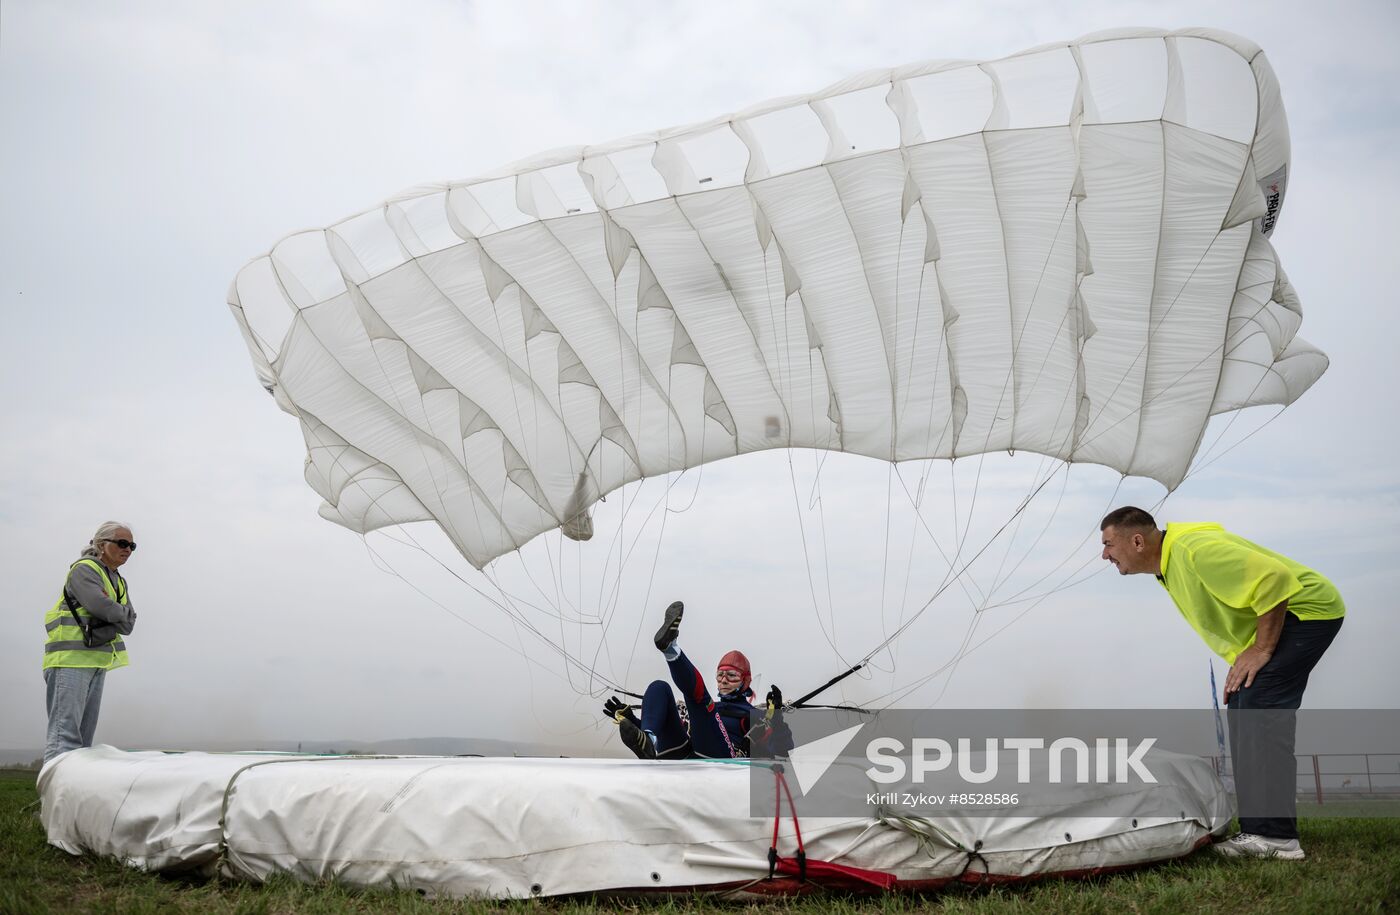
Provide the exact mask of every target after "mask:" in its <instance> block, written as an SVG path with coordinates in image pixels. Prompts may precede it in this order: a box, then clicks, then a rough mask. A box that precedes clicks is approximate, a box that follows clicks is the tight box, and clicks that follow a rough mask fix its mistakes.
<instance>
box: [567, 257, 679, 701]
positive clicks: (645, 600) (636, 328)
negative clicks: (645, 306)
mask: <svg viewBox="0 0 1400 915" xmlns="http://www.w3.org/2000/svg"><path fill="white" fill-rule="evenodd" d="M639 255H640V251H639ZM616 296H617V278H616V277H614V278H613V297H614V300H615V299H616ZM641 320H642V318H641V304H640V301H639V302H638V304H637V307H635V308H634V309H633V311H632V337H633V339H634V340H640V339H641ZM618 323H619V324H620V323H621V322H620V321H619V322H618ZM637 359H638V361H639V362H640V361H641V359H642V351H641V345H640V344H638V346H637ZM673 368H674V367H673V366H667V370H666V403H667V410H666V472H667V473H666V488H665V492H664V493H663V494H662V496H663V502H662V504H664V506H665V510H664V511H662V513H661V529H660V530H659V531H657V534H656V551H655V552H654V553H653V554H652V557H651V572H650V573H649V574H648V575H647V587H646V592H645V593H644V594H643V596H642V607H643V608H646V607H649V606H651V592H652V587H653V586H654V585H655V583H656V568H657V565H658V564H659V563H660V561H661V545H662V543H664V542H665V539H666V522H667V520H668V519H669V516H670V514H671V511H672V509H671V490H672V488H674V487H675V485H676V484H677V483H678V482H680V478H681V477H683V476H685V471H684V470H682V471H681V472H680V474H678V475H675V476H672V473H671V419H672V416H673V413H674V410H673V409H671V407H670V404H671V390H672V387H671V385H672V374H673ZM637 402H638V403H641V368H640V366H639V367H638V372H637ZM704 436H705V427H704V424H703V423H702V424H701V426H700V440H701V450H700V453H701V455H703V454H704V453H705V452H704ZM681 464H682V465H684V464H685V458H684V457H682V459H681ZM696 491H697V492H698V491H699V487H698V486H697V487H696ZM691 502H692V504H694V499H692V500H691ZM655 511H656V509H655V508H653V509H652V512H651V513H650V514H648V515H647V520H646V521H644V522H643V523H642V530H645V529H646V527H647V524H649V523H650V521H651V514H654V513H655ZM640 536H641V535H640V533H639V534H638V537H640ZM645 618H646V617H645V616H644V615H643V614H638V615H637V625H636V626H634V627H633V628H632V645H631V647H630V649H629V650H628V652H627V666H626V667H625V668H624V670H623V676H622V679H623V680H630V679H631V677H632V662H633V661H634V660H636V657H637V642H638V640H639V639H640V638H641V632H642V624H643V620H644V619H645ZM606 634H607V630H606V629H604V635H606ZM599 647H600V648H601V647H602V646H601V645H600V646H599ZM594 657H595V659H596V657H597V655H596V654H595V655H594Z"/></svg>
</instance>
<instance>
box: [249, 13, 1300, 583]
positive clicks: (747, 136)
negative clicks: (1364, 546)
mask: <svg viewBox="0 0 1400 915" xmlns="http://www.w3.org/2000/svg"><path fill="white" fill-rule="evenodd" d="M1287 166H1288V133H1287V123H1286V120H1285V118H1284V114H1283V108H1282V104H1281V101H1280V99H1279V96H1278V88H1277V83H1276V81H1275V80H1274V77H1273V74H1272V72H1271V70H1270V68H1269V65H1268V63H1267V61H1266V60H1265V58H1264V55H1263V54H1262V53H1261V52H1260V51H1259V49H1258V48H1257V47H1254V46H1253V45H1251V44H1249V43H1248V42H1246V41H1244V40H1243V39H1239V38H1237V37H1235V36H1231V35H1227V34H1224V33H1219V32H1210V31H1200V30H1196V31H1185V32H1172V33H1167V32H1156V31H1146V30H1138V31H1131V32H1129V31H1123V32H1115V33H1106V34H1101V35H1092V36H1087V37H1085V38H1083V39H1080V40H1078V41H1075V42H1071V43H1068V44H1061V45H1054V46H1049V47H1044V48H1039V49H1035V50H1033V51H1029V52H1026V53H1023V54H1020V55H1014V56H1012V57H1010V58H1006V59H1003V60H999V61H992V62H987V63H972V62H933V63H926V64H920V65H916V66H908V67H902V68H898V69H894V70H886V71H878V72H873V73H867V74H863V75H861V76H858V77H853V78H850V79H847V80H844V81H842V82H841V83H839V84H837V85H835V86H832V87H830V88H828V89H827V90H824V91H823V92H819V93H815V94H813V95H811V96H807V97H798V98H786V99H782V100H779V101H775V102H770V103H766V104H764V105H759V106H755V107H753V108H751V109H748V110H746V111H744V112H740V113H738V114H735V115H730V116H726V117H722V118H717V119H714V120H711V121H709V122H706V123H704V124H699V125H694V126H691V127H684V128H674V129H670V130H665V131H660V132H658V133H655V134H649V135H644V136H637V137H631V138H627V139H624V140H619V141H616V142H613V143H610V144H605V145H602V146H594V147H579V148H573V149H568V150H563V151H556V152H553V153H549V154H545V155H543V156H540V157H537V158H535V159H531V160H526V161H523V162H520V163H516V164H515V165H513V166H510V167H508V168H506V169H503V170H501V171H498V172H496V173H493V174H491V175H489V176H485V177H483V178H481V179H475V180H468V181H462V182H455V183H452V184H450V185H438V186H427V187H420V188H416V189H413V190H411V191H408V192H405V193H403V194H400V195H399V196H397V197H395V198H393V199H391V200H390V201H388V202H387V203H385V204H384V205H382V206H380V207H377V208H375V209H372V210H368V211H366V212H364V213H361V214H358V215H357V216H354V217H352V218H350V219H347V220H345V221H343V222H341V223H338V224H336V225H334V226H331V227H328V228H327V229H326V230H324V231H322V232H312V233H300V234H297V235H294V236H291V237H289V238H288V239H286V240H284V241H283V242H281V243H279V244H278V245H277V246H275V247H274V248H273V250H272V251H271V252H270V253H269V254H267V255H265V256H263V257H259V258H257V259H255V260H254V261H252V262H251V263H250V264H249V265H248V266H247V267H245V268H244V269H243V271H242V272H240V274H239V276H238V278H237V279H236V280H235V281H234V283H233V286H232V287H231V289H230V293H229V303H230V305H231V307H232V309H233V313H234V315H235V317H236V319H237V321H238V322H239V324H240V327H241V328H242V330H243V332H244V335H245V338H246V339H247V341H248V344H249V350H250V353H251V355H252V359H253V362H254V364H255V367H256V369H257V372H258V375H259V379H260V381H261V382H262V383H263V384H264V386H265V387H267V388H268V389H269V390H270V391H272V393H273V394H274V396H275V397H276V398H277V402H278V404H279V405H280V406H282V407H283V408H284V409H286V410H287V411H288V412H291V413H293V414H295V415H297V416H298V417H299V418H300V419H301V423H302V428H303V431H304V433H305V437H306V441H307V446H308V452H309V455H310V456H309V458H308V464H307V479H308V481H309V482H310V483H311V485H312V486H313V487H314V488H316V490H317V492H318V493H320V494H321V496H322V497H323V498H324V499H325V500H326V505H325V506H324V507H323V509H322V514H323V515H324V516H326V517H328V518H330V519H332V520H334V521H336V522H338V523H340V524H343V525H345V526H347V527H349V528H351V529H353V530H357V531H361V532H363V531H368V530H371V529H374V528H377V527H380V526H383V525H385V524H393V523H400V522H406V521H412V520H422V519H429V518H431V519H434V520H436V521H437V522H438V523H439V524H440V525H441V526H442V528H443V530H444V531H445V532H446V533H447V534H448V535H449V537H451V538H452V540H453V542H454V543H455V544H456V546H457V548H458V549H459V550H461V552H462V553H463V555H465V556H466V557H467V559H468V560H470V561H471V562H472V563H473V564H474V565H476V566H478V567H480V566H483V565H485V564H486V563H487V562H489V561H490V560H492V559H493V558H495V557H497V556H500V555H502V554H503V553H505V552H508V551H510V550H513V549H516V548H518V547H519V546H521V545H522V544H524V543H525V542H526V541H528V540H529V539H530V538H532V537H534V536H536V535H538V534H540V533H542V532H544V531H547V530H551V529H553V528H557V527H561V526H562V527H563V528H564V529H565V531H566V533H568V534H570V535H571V536H575V537H580V538H582V537H586V536H587V535H588V534H589V533H590V532H591V528H590V526H589V523H588V517H587V512H588V507H589V506H590V505H591V504H592V503H593V502H595V501H596V500H597V499H599V498H601V497H602V496H604V495H606V494H607V493H608V492H611V491H613V490H615V489H617V488H618V487H620V486H623V485H625V484H627V483H629V482H632V481H634V480H638V479H640V478H643V477H648V476H654V475H660V474H665V473H669V472H671V471H675V470H680V469H684V468H688V467H694V466H697V465H700V464H702V463H705V462H707V461H713V460H717V459H720V458H724V457H730V456H734V455H738V454H744V453H747V452H752V451H756V450H761V449H769V448H794V447H802V448H817V449H833V450H842V451H848V452H852V453H858V454H862V455H867V456H870V457H874V458H879V459H883V460H910V459H921V458H954V457H960V456H964V455H969V454H978V453H984V452H989V451H1000V450H1018V451H1032V452H1037V453H1040V454H1044V455H1048V456H1050V457H1053V458H1056V459H1059V460H1063V461H1088V462H1094V463H1099V464H1104V465H1107V466H1109V467H1112V468H1115V469H1117V470H1119V471H1121V472H1123V473H1126V474H1135V475H1141V476H1146V477H1150V478H1153V479H1156V480H1158V481H1160V482H1162V483H1163V484H1164V485H1166V486H1167V487H1169V488H1173V487H1175V486H1176V485H1177V484H1178V483H1179V482H1180V481H1181V480H1182V478H1183V476H1184V475H1185V473H1186V470H1187V468H1188V466H1189V464H1190V462H1191V459H1192V457H1193V455H1194V454H1195V451H1196V449H1197V447H1198V445H1199V443H1200V440H1201V436H1202V434H1203V432H1204V429H1205V425H1206V423H1207V421H1208V420H1209V418H1210V417H1211V416H1212V415H1214V414H1217V413H1221V412H1225V411H1229V410H1238V409H1241V408H1244V407H1248V406H1254V405H1258V404H1264V403H1274V404H1287V403H1291V402H1292V401H1293V400H1295V399H1296V398H1297V397H1298V396H1300V395H1301V393H1302V392H1303V391H1305V390H1306V389H1307V388H1308V387H1309V386H1310V385H1311V384H1312V383H1313V382H1314V381H1315V380H1316V379H1317V378H1318V377H1319V376H1320V375H1321V373H1322V371H1323V370H1324V369H1325V368H1326V357H1325V356H1323V355H1322V354H1321V353H1319V352H1317V351H1316V350H1314V349H1313V348H1311V347H1310V346H1308V345H1307V344H1306V343H1304V342H1303V341H1302V340H1301V339H1299V338H1297V337H1296V336H1295V334H1296V332H1297V330H1298V327H1299V324H1300V321H1301V310H1300V306H1299V304H1298V299H1297V296H1296V295H1295V294H1294V292H1293V290H1292V287H1291V286H1290V285H1289V283H1288V281H1287V278H1286V276H1285V275H1284V273H1283V270H1282V268H1281V267H1280V266H1279V263H1278V260H1277V257H1276V255H1275V254H1274V251H1273V248H1272V245H1271V244H1270V242H1269V240H1268V236H1269V234H1270V233H1271V232H1272V230H1273V228H1274V226H1275V225H1276V223H1277V219H1278V217H1279V213H1280V210H1281V207H1282V202H1283V197H1284V194H1285V192H1286V179H1287V176H1288V172H1287Z"/></svg>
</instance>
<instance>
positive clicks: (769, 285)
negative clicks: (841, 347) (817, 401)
mask: <svg viewBox="0 0 1400 915" xmlns="http://www.w3.org/2000/svg"><path fill="white" fill-rule="evenodd" d="M750 195H752V192H750ZM778 267H779V270H781V269H782V265H781V264H779V265H778ZM784 291H786V287H784ZM763 293H764V296H765V297H766V298H767V300H768V332H769V333H770V334H772V335H773V349H774V350H776V351H777V352H776V356H777V362H778V397H779V398H780V399H781V400H783V401H784V402H787V401H789V400H791V399H792V389H791V376H790V373H789V372H788V371H786V370H785V367H784V357H786V356H787V355H789V352H788V335H787V330H788V320H787V299H786V297H784V299H783V345H782V348H781V349H779V347H778V319H777V316H776V314H775V312H774V309H773V278H772V276H771V275H770V274H769V267H768V248H767V247H764V248H763ZM760 352H762V350H761V349H760ZM787 434H788V442H789V443H791V442H792V423H791V422H790V421H789V423H788V428H787Z"/></svg>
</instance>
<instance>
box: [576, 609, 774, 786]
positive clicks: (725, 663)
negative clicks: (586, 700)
mask: <svg viewBox="0 0 1400 915" xmlns="http://www.w3.org/2000/svg"><path fill="white" fill-rule="evenodd" d="M684 612H685V605H684V604H682V603H681V602H680V601H676V602H675V603H673V604H671V606H669V607H667V608H666V613H665V617H664V619H663V621H662V623H661V628H660V629H658V630H657V631H656V637H655V639H653V641H654V643H655V644H656V648H657V650H658V651H660V652H661V654H662V656H663V657H665V659H666V666H667V667H668V668H670V671H671V681H672V683H675V685H676V687H677V688H678V689H680V691H681V696H682V697H683V701H684V705H685V713H684V715H682V712H681V709H680V708H679V707H678V706H677V704H676V698H675V695H674V694H673V693H672V692H671V684H670V683H667V682H666V681H665V680H653V681H652V682H651V684H650V685H649V686H647V688H646V692H645V693H644V694H643V698H642V714H641V717H640V719H639V718H638V717H637V716H636V715H635V714H634V713H633V711H632V708H631V706H629V705H628V704H627V703H626V702H624V701H623V700H622V699H620V698H618V697H617V696H611V697H609V699H608V700H607V702H606V703H604V705H603V714H605V715H606V716H607V717H608V718H610V719H612V720H613V721H615V722H617V726H618V732H619V735H620V736H621V737H622V742H623V743H624V744H625V745H626V746H627V749H629V750H631V751H632V752H633V753H635V754H636V755H637V757H638V758H639V759H737V758H744V757H749V756H752V755H754V753H755V752H756V753H757V755H759V756H774V755H780V754H786V753H787V751H788V750H790V749H791V748H792V733H791V731H790V730H789V729H788V726H787V725H786V724H785V723H784V722H783V716H782V708H783V694H782V691H781V690H779V689H778V687H776V686H774V687H772V688H771V689H769V690H768V696H767V699H766V702H765V706H766V707H765V708H762V709H760V708H756V707H755V706H754V704H753V690H752V689H750V687H749V684H750V682H751V681H752V673H751V668H750V667H749V659H748V658H747V657H745V656H744V653H743V652H741V651H738V650H737V649H736V650H734V651H730V652H728V653H727V654H725V655H724V657H722V658H720V659H719V666H718V669H717V670H716V671H715V685H716V688H717V689H718V691H719V698H718V700H715V699H713V698H711V696H710V691H709V690H708V689H707V688H706V686H705V678H704V677H703V676H701V674H700V671H698V670H696V669H695V665H694V664H692V663H690V659H689V658H687V657H686V656H685V653H684V652H683V651H681V648H680V643H679V641H678V638H677V637H678V636H679V635H680V631H681V616H682V615H683V614H684Z"/></svg>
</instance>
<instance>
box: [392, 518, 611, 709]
mask: <svg viewBox="0 0 1400 915" xmlns="http://www.w3.org/2000/svg"><path fill="white" fill-rule="evenodd" d="M401 531H402V533H403V535H404V536H405V537H406V538H407V539H408V543H404V541H402V540H398V539H396V538H394V537H391V536H389V534H388V533H386V532H382V531H381V532H380V533H382V534H383V535H384V536H385V538H386V539H388V540H390V541H392V542H394V543H398V544H400V545H403V546H410V547H411V548H413V549H416V550H418V551H419V552H420V553H422V554H423V555H424V556H427V557H428V558H429V559H431V560H433V561H434V562H435V563H437V564H438V565H439V566H440V567H441V568H442V569H443V570H444V571H445V572H447V573H448V574H449V575H451V576H452V577H453V578H455V579H457V580H458V581H459V582H461V583H462V584H463V585H466V587H467V588H468V590H470V591H472V592H473V593H474V594H476V595H477V596H478V597H481V598H482V599H483V600H485V601H486V602H487V603H489V604H491V605H492V606H494V607H495V608H496V609H498V610H500V611H501V612H502V613H504V614H505V615H506V616H507V617H508V618H509V619H511V620H512V622H514V623H517V624H519V625H521V626H524V627H525V628H526V629H527V630H528V631H529V632H530V633H531V634H533V635H534V636H536V637H537V638H538V639H539V640H540V641H542V642H543V643H544V645H545V647H547V648H549V649H550V650H551V651H553V652H555V653H556V654H558V655H560V657H562V658H563V659H564V661H565V662H566V665H571V666H573V667H576V668H580V669H582V670H585V671H586V670H587V669H588V668H587V665H585V664H583V662H582V661H579V660H578V659H576V658H574V657H573V656H571V655H570V654H569V653H568V652H567V651H566V650H565V649H564V648H562V647H561V646H559V645H557V644H555V643H554V642H553V641H552V640H551V639H550V638H549V637H548V636H546V635H545V634H544V633H542V632H540V631H539V630H538V629H536V628H535V627H534V626H533V625H532V624H531V623H530V622H529V621H528V620H526V619H524V618H523V617H522V616H520V614H519V611H518V610H516V609H514V606H513V605H511V604H510V601H509V596H508V595H505V594H504V592H502V594H503V596H505V597H506V601H507V602H506V603H502V602H501V601H500V600H497V599H496V598H495V597H492V596H491V595H490V594H487V593H486V592H485V591H482V590H481V589H480V588H478V587H477V586H476V585H474V584H472V583H471V582H470V581H468V580H467V579H465V578H463V577H462V575H461V574H460V573H459V572H458V571H457V570H456V569H454V568H452V567H451V566H450V565H448V564H447V563H445V562H443V561H442V559H441V558H439V557H438V556H437V555H436V554H435V553H433V552H432V551H431V550H428V549H427V548H425V547H424V546H423V545H422V544H421V543H419V542H418V541H417V539H416V538H415V537H414V536H413V534H412V533H411V532H410V531H408V530H406V529H401ZM366 546H367V547H368V540H367V539H366ZM380 558H381V560H382V561H384V562H385V564H386V565H388V563H387V560H383V558H382V557H380ZM389 568H390V569H391V571H392V566H390V567H389ZM484 571H485V570H483V572H484ZM393 574H394V575H395V576H396V577H399V578H402V579H403V580H404V581H405V582H407V583H408V584H409V586H410V587H412V588H414V590H416V591H419V592H420V593H422V591H421V589H419V588H418V587H417V586H416V585H414V584H413V583H412V582H409V581H408V579H406V578H404V577H403V576H402V575H400V574H399V573H398V572H396V571H394V572H393ZM487 580H488V581H490V580H491V579H490V577H489V576H488V577H487ZM492 584H493V585H495V582H494V581H492ZM497 590H500V588H499V586H497ZM424 596H427V597H428V599H429V600H432V601H433V602H434V603H436V604H438V606H440V607H442V608H443V609H444V610H445V611H446V612H447V613H448V614H449V615H451V616H454V617H456V618H457V619H459V620H461V621H462V622H463V623H465V624H466V625H468V626H470V627H471V628H473V629H475V630H477V631H478V632H481V633H482V634H483V635H486V636H487V637H488V638H490V639H492V640H493V641H495V642H498V643H500V642H501V640H500V639H498V638H496V637H495V636H493V635H491V634H490V633H487V632H485V631H483V630H481V629H480V628H479V627H478V626H476V625H475V624H474V623H472V622H471V621H469V620H467V619H465V618H464V617H462V616H460V615H459V614H457V613H455V612H453V611H452V610H451V609H450V608H448V607H446V606H445V605H443V604H441V602H439V601H437V600H435V599H434V598H432V597H431V596H428V595H426V594H425V595H424ZM518 634H519V633H518V630H517V635H518ZM502 644H504V643H502ZM522 653H523V646H522ZM525 656H526V657H527V659H528V654H526V655H525ZM556 676H558V674H557V673H556ZM561 679H564V678H562V677H561ZM570 683H571V685H572V681H570ZM610 685H611V686H612V687H613V688H614V689H617V690H621V689H622V687H621V686H619V685H617V684H610ZM628 695H635V694H634V693H628Z"/></svg>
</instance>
